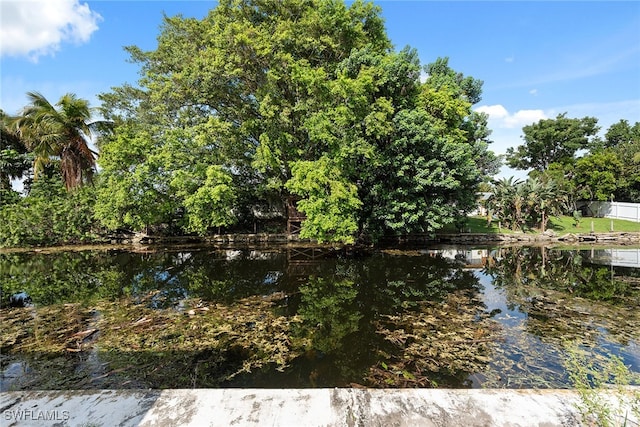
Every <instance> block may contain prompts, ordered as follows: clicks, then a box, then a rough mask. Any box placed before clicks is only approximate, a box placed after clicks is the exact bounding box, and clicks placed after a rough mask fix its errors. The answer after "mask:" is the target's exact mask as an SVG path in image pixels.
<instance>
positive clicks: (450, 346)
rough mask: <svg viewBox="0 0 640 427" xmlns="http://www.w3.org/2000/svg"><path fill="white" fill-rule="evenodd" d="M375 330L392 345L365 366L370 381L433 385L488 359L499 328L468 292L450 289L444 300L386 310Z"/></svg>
mask: <svg viewBox="0 0 640 427" xmlns="http://www.w3.org/2000/svg"><path fill="white" fill-rule="evenodd" d="M377 323H378V330H377V332H378V333H379V334H381V335H382V336H384V338H385V340H386V341H387V342H389V343H390V344H391V345H392V347H393V349H392V350H389V351H385V350H381V351H380V356H381V359H382V360H381V361H380V362H379V364H378V365H376V366H374V367H372V368H371V369H370V374H369V376H368V378H367V385H370V386H374V387H437V386H438V381H437V378H446V377H448V376H454V377H456V376H457V377H462V378H464V377H465V376H466V375H468V374H470V373H473V372H477V371H482V370H483V369H484V368H485V366H486V364H487V363H488V362H489V361H490V353H491V345H490V343H492V342H494V341H497V340H499V339H500V328H499V326H498V324H497V323H496V322H494V321H492V320H491V319H490V318H489V316H488V315H486V313H484V312H483V311H482V309H481V304H480V301H479V300H477V299H476V297H475V296H473V295H468V293H463V292H455V293H451V294H449V296H448V297H447V298H446V300H445V301H444V304H437V303H436V304H434V303H433V302H426V301H425V302H423V303H421V305H420V308H419V309H418V310H416V311H410V312H405V313H401V314H398V315H386V316H384V317H383V319H381V320H380V321H378V322H377Z"/></svg>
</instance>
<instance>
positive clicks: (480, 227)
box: [440, 216, 640, 234]
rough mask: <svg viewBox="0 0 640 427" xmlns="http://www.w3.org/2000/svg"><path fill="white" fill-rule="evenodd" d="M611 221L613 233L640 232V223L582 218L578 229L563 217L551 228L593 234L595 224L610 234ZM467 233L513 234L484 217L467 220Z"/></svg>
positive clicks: (448, 229) (596, 228)
mask: <svg viewBox="0 0 640 427" xmlns="http://www.w3.org/2000/svg"><path fill="white" fill-rule="evenodd" d="M611 221H613V231H614V232H615V231H626V232H640V223H639V222H632V221H624V220H621V219H609V218H587V217H585V218H582V219H581V221H580V225H579V226H578V227H574V226H573V217H570V216H562V217H559V218H555V217H554V218H551V220H550V221H549V228H551V229H552V230H553V231H555V232H556V233H558V234H566V233H589V232H591V223H592V222H593V231H595V232H596V233H608V232H610V231H611ZM465 231H466V232H469V231H470V232H471V233H505V234H511V233H513V231H511V230H509V229H507V228H502V229H498V222H497V221H494V222H492V223H491V226H488V225H487V219H486V218H485V217H483V216H472V217H469V218H468V220H467V224H466V226H465ZM440 232H441V233H457V232H458V230H457V229H456V228H455V226H454V225H449V226H447V227H444V228H443V229H442V230H440ZM527 232H528V233H529V232H531V233H537V232H538V230H527Z"/></svg>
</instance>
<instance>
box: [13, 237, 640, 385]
mask: <svg viewBox="0 0 640 427" xmlns="http://www.w3.org/2000/svg"><path fill="white" fill-rule="evenodd" d="M639 254H640V250H639V249H625V248H617V249H597V250H595V249H594V250H558V249H546V248H539V247H535V248H533V247H515V248H469V247H456V248H440V249H430V248H418V249H412V250H406V251H400V250H389V251H379V252H376V253H373V254H366V255H362V254H347V253H344V252H342V251H332V250H320V249H313V248H259V249H247V248H244V249H243V248H228V249H214V248H211V247H196V248H156V249H153V250H148V251H144V252H129V251H125V250H108V251H104V250H103V251H82V252H56V253H50V254H46V253H5V254H0V287H1V289H2V301H3V306H2V308H0V327H1V328H2V329H1V330H0V371H1V372H2V377H1V378H0V379H1V380H2V384H1V385H0V388H1V389H2V390H3V391H4V390H10V389H11V390H14V389H91V388H138V387H153V388H191V387H344V386H369V387H494V388H502V387H510V388H522V387H541V388H555V387H560V388H565V387H570V386H571V382H570V380H569V376H568V373H567V370H566V365H567V360H568V359H569V358H570V357H571V356H572V355H573V356H576V355H578V356H579V357H580V358H581V360H584V363H585V364H589V363H593V364H594V365H595V367H596V369H601V368H602V367H603V366H605V365H606V364H607V363H608V361H609V360H611V355H615V356H617V357H620V358H621V360H622V361H623V363H624V364H625V365H626V366H628V367H629V368H630V370H631V371H632V373H637V372H640V313H639V311H640V310H638V307H640V265H639V264H640V261H639V259H640V256H639ZM23 291H24V292H26V293H27V294H28V295H29V296H30V297H31V299H32V303H33V304H32V305H31V306H27V307H24V308H14V307H9V306H8V301H9V297H10V295H12V294H14V293H18V292H23ZM602 369H604V368H602Z"/></svg>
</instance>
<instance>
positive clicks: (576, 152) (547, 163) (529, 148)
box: [506, 114, 640, 205]
mask: <svg viewBox="0 0 640 427" xmlns="http://www.w3.org/2000/svg"><path fill="white" fill-rule="evenodd" d="M596 124H597V120H596V119H595V118H593V117H584V118H582V119H570V118H567V117H566V115H565V114H561V115H559V116H558V117H557V118H556V119H547V120H541V121H539V122H538V123H535V124H533V125H530V126H525V127H524V128H523V132H524V136H523V138H524V141H525V143H524V144H523V145H520V146H518V147H517V148H515V149H513V148H511V149H509V150H508V152H507V157H506V159H507V163H508V164H509V165H510V166H512V167H515V168H518V169H523V170H526V169H533V171H532V172H531V173H530V176H532V177H536V178H539V179H541V180H542V181H545V182H546V181H548V180H550V179H552V180H554V181H555V182H556V184H557V185H558V187H559V188H560V189H561V190H562V191H564V193H565V194H568V195H569V196H570V201H571V202H574V201H575V200H601V201H604V200H617V201H625V202H634V203H640V122H636V123H635V124H634V125H633V126H632V125H630V124H629V122H628V121H627V120H620V121H619V122H617V123H614V124H613V125H611V126H610V127H609V129H608V130H607V131H606V132H605V134H604V139H602V138H600V137H598V136H596V135H595V134H596V132H597V131H598V129H599V128H598V127H597V126H596ZM570 205H573V203H570Z"/></svg>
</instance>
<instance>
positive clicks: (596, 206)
mask: <svg viewBox="0 0 640 427" xmlns="http://www.w3.org/2000/svg"><path fill="white" fill-rule="evenodd" d="M578 208H581V209H582V210H583V212H584V213H585V214H586V216H595V217H599V218H615V219H626V220H628V221H635V222H640V203H623V202H580V203H578Z"/></svg>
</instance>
